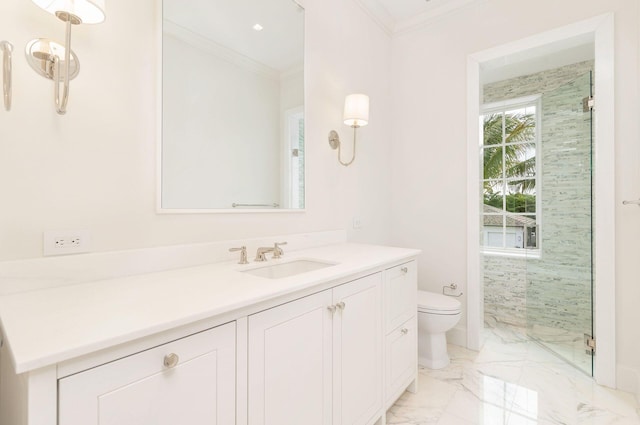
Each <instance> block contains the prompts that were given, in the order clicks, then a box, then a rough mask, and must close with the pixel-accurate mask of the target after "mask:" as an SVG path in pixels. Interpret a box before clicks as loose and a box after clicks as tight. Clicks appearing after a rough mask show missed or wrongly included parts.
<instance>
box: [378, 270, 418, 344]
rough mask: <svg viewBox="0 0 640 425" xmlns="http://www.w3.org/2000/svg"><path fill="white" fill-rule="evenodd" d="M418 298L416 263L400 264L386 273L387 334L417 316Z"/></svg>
mask: <svg viewBox="0 0 640 425" xmlns="http://www.w3.org/2000/svg"><path fill="white" fill-rule="evenodd" d="M417 297H418V279H417V267H416V262H415V261H410V262H408V263H404V264H400V265H399V266H395V267H392V268H390V269H387V270H386V271H385V279H384V303H385V333H388V332H391V331H392V330H394V329H396V328H397V327H398V326H400V325H401V324H402V323H404V322H406V321H407V320H408V319H409V318H410V317H412V316H415V315H416V311H417V309H418V307H417V305H418V304H417Z"/></svg>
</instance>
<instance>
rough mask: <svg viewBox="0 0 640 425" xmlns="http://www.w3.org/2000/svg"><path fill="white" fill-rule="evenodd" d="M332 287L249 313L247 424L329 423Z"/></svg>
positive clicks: (318, 424) (321, 424)
mask: <svg viewBox="0 0 640 425" xmlns="http://www.w3.org/2000/svg"><path fill="white" fill-rule="evenodd" d="M330 305H331V290H327V291H323V292H320V293H317V294H314V295H311V296H308V297H305V298H301V299H299V300H296V301H292V302H290V303H287V304H283V305H281V306H278V307H274V308H272V309H269V310H265V311H263V312H260V313H257V314H254V315H252V316H249V341H248V355H249V385H248V387H249V394H248V403H249V412H248V413H249V425H302V424H304V425H330V424H331V332H332V329H331V328H332V314H331V312H330V310H329V309H328V308H327V307H329V306H330Z"/></svg>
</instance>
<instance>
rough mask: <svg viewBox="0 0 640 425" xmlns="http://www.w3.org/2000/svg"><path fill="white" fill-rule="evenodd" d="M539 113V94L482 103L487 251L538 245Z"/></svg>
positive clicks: (484, 220)
mask: <svg viewBox="0 0 640 425" xmlns="http://www.w3.org/2000/svg"><path fill="white" fill-rule="evenodd" d="M539 113H540V97H539V96H535V97H528V98H520V99H514V100H510V101H504V102H499V103H494V104H489V105H484V106H483V108H482V114H481V116H480V123H481V126H482V127H481V128H482V146H481V149H482V152H481V153H482V158H483V167H482V168H483V176H482V183H483V184H482V186H483V202H484V208H483V247H484V249H485V251H488V252H491V251H506V252H514V253H518V252H519V253H522V252H525V251H524V250H538V249H539V245H540V244H539V230H540V221H541V220H540V208H539V204H540V198H539V187H540V185H539V184H538V176H539V175H540V172H539V171H540V170H539V169H540V163H539V155H538V151H539V145H540V143H539V140H540V125H539V122H540V119H539V118H540V117H539Z"/></svg>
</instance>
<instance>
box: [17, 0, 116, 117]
mask: <svg viewBox="0 0 640 425" xmlns="http://www.w3.org/2000/svg"><path fill="white" fill-rule="evenodd" d="M32 1H33V2H34V3H35V4H36V5H38V6H40V7H41V8H43V9H44V10H46V11H47V12H49V13H51V14H53V15H56V16H57V17H58V19H60V20H61V21H63V22H66V37H65V44H64V46H62V45H61V44H60V43H56V42H55V41H53V40H50V39H48V38H37V39H35V40H31V41H30V42H29V43H27V48H26V54H27V62H29V65H31V68H33V69H34V70H35V71H36V72H37V73H38V74H40V75H42V76H43V77H45V78H48V79H50V80H53V83H54V90H53V92H54V99H55V105H56V112H58V114H60V115H64V114H65V113H66V112H67V102H68V101H69V81H70V80H73V79H74V78H75V77H76V76H77V75H78V73H79V72H80V62H79V61H78V57H77V56H76V55H75V53H73V51H72V50H71V25H79V24H82V23H84V24H99V23H101V22H103V21H104V19H105V13H104V0H32ZM63 58H64V59H63ZM61 83H62V85H63V91H62V96H60V84H61Z"/></svg>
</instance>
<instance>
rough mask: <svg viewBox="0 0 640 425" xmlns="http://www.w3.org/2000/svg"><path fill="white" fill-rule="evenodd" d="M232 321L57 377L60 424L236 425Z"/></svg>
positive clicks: (234, 330) (234, 342) (234, 344)
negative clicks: (86, 369)
mask: <svg viewBox="0 0 640 425" xmlns="http://www.w3.org/2000/svg"><path fill="white" fill-rule="evenodd" d="M235 338H236V325H235V322H233V323H229V324H226V325H223V326H220V327H217V328H214V329H211V330H208V331H204V332H201V333H198V334H195V335H192V336H189V337H186V338H184V339H180V340H177V341H174V342H171V343H168V344H165V345H162V346H159V347H156V348H153V349H150V350H147V351H144V352H141V353H138V354H135V355H132V356H129V357H126V358H123V359H120V360H117V361H114V362H112V363H108V364H105V365H103V366H99V367H97V368H94V369H90V370H88V371H85V372H81V373H78V374H76V375H71V376H69V377H66V378H62V379H60V380H59V381H58V394H59V395H58V397H59V400H58V402H59V421H58V424H59V425H98V424H99V425H176V424H189V425H214V424H215V425H233V424H234V423H235V393H236V391H235V388H236V385H235V371H236V360H235V354H236V349H235V347H236V340H235Z"/></svg>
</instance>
